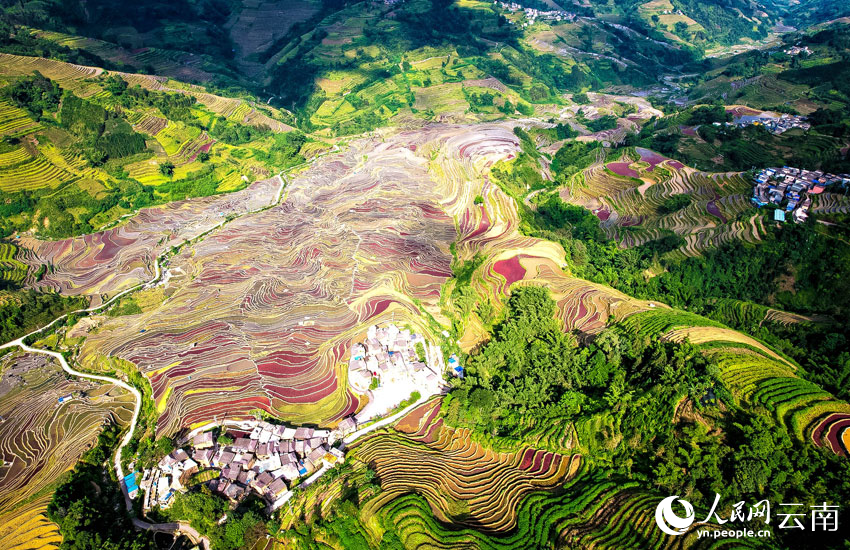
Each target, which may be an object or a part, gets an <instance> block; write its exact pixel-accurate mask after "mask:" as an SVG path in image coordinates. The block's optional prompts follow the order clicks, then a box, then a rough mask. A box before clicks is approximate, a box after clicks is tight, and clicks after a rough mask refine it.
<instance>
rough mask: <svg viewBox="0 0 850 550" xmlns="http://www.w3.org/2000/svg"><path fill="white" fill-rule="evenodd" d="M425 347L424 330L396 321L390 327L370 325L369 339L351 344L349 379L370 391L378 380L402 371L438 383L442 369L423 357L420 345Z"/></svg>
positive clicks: (356, 387) (427, 381) (414, 377)
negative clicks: (400, 325)
mask: <svg viewBox="0 0 850 550" xmlns="http://www.w3.org/2000/svg"><path fill="white" fill-rule="evenodd" d="M417 344H421V349H422V350H423V353H424V350H425V345H426V343H425V339H424V338H423V337H422V335H421V334H412V333H411V332H410V330H407V329H404V330H402V329H399V328H398V327H397V326H395V325H394V324H392V323H391V324H389V325H387V326H386V327H378V326H377V325H372V326H371V327H369V329H368V332H367V335H366V341H365V342H364V343H356V344H354V345H352V346H351V359H349V362H348V380H349V383H350V384H351V385H352V387H353V388H354V389H355V390H358V391H360V392H361V393H362V392H366V391H367V390H369V389H370V388H371V387H372V380H373V378H377V382H383V381H389V379H391V378H393V377H396V376H399V375H409V376H410V377H412V378H413V379H414V380H416V379H422V381H423V382H425V383H436V382H438V381H439V380H440V379H441V378H442V373H441V372H438V369H436V368H434V367H431V366H429V365H428V364H427V362H423V361H420V359H424V358H420V357H419V355H418V354H417V352H416V345H417Z"/></svg>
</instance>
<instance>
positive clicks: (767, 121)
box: [715, 111, 812, 135]
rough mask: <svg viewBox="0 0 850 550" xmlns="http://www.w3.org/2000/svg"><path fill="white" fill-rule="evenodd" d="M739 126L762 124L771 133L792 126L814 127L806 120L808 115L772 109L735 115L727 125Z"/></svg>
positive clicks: (800, 127)
mask: <svg viewBox="0 0 850 550" xmlns="http://www.w3.org/2000/svg"><path fill="white" fill-rule="evenodd" d="M730 124H731V125H733V126H737V127H738V128H745V127H747V126H761V127H763V128H764V129H765V130H767V131H768V132H770V133H771V134H777V135H778V134H783V133H785V132H787V131H788V130H791V129H792V128H798V129H800V130H808V129H810V128H811V127H812V125H811V124H809V123H808V122H807V121H806V117H803V116H798V115H789V114H787V113H782V114H778V113H773V112H770V111H764V112H762V113H761V114H758V115H742V116H738V117H735V118H734V120H733V121H732V122H731V123H729V122H727V123H726V125H727V126H729V125H730ZM715 125H717V126H719V125H720V123H719V122H716V123H715Z"/></svg>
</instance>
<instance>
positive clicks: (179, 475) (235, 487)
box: [139, 418, 356, 511]
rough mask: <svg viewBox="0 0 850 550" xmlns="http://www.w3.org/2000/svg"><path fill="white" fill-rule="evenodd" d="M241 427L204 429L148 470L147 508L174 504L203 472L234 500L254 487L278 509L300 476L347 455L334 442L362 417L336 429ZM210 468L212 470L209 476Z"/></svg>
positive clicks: (145, 476)
mask: <svg viewBox="0 0 850 550" xmlns="http://www.w3.org/2000/svg"><path fill="white" fill-rule="evenodd" d="M236 428H238V429H228V430H227V437H226V438H219V440H216V439H215V438H214V437H213V432H212V431H206V432H202V433H199V434H197V435H195V436H194V437H193V438H192V439H191V440H190V441H189V442H188V447H189V448H188V450H186V449H184V448H179V449H176V450H175V451H173V452H172V453H170V454H169V455H168V456H166V457H164V458H163V459H162V460H160V462H159V464H158V465H157V467H156V468H154V469H153V470H145V472H144V474H143V478H142V482H141V483H140V484H139V486H140V487H141V489H142V490H144V495H145V501H144V503H143V509H144V510H145V511H147V510H150V509H151V508H153V507H155V506H159V507H161V508H167V507H169V506H170V505H171V502H172V498H173V497H174V495H175V493H178V492H182V491H185V490H186V486H187V485H189V484H191V483H192V482H193V480H197V479H199V478H198V477H196V476H202V477H201V479H203V480H204V481H202V482H204V483H207V484H208V487H209V488H210V490H211V491H213V492H215V493H218V494H220V495H222V496H224V497H226V498H227V499H229V500H230V501H231V502H232V503H233V504H234V505H236V504H238V503H239V502H240V501H241V500H242V499H244V498H246V497H247V496H248V495H250V494H251V493H252V492H253V493H256V494H257V495H259V496H260V497H262V498H264V499H265V500H266V501H267V503H268V505H269V509H271V510H274V509H276V508H277V507H279V506H280V505H281V504H283V503H284V502H286V500H288V499H289V497H290V496H291V493H289V489H290V488H291V487H292V486H293V485H295V484H296V483H298V480H299V479H300V478H302V477H304V476H308V475H310V474H312V473H313V472H316V471H317V470H320V469H322V468H330V467H333V466H334V465H335V464H337V463H339V462H342V461H343V460H344V454H343V451H342V450H341V449H339V448H337V447H334V443H335V442H336V441H338V440H339V439H340V438H341V437H342V436H344V435H346V434H347V433H350V432H351V431H353V430H354V429H355V428H356V422H355V421H354V419H353V418H346V419H344V420H343V421H342V422H340V424H339V426H338V427H337V428H336V429H335V430H333V431H329V430H316V429H313V428H306V427H301V428H290V427H286V426H282V425H275V424H271V423H268V422H264V421H255V420H252V421H244V422H240V423H238V425H237V426H236ZM205 471H209V472H210V475H209V476H204V475H203V473H202V472H205Z"/></svg>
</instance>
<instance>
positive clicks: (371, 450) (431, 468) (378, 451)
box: [354, 427, 581, 532]
mask: <svg viewBox="0 0 850 550" xmlns="http://www.w3.org/2000/svg"><path fill="white" fill-rule="evenodd" d="M426 431H427V433H428V436H429V437H428V438H427V439H431V440H432V441H429V442H428V443H422V442H421V441H417V440H416V438H415V436H414V437H408V436H400V435H388V434H378V435H375V436H373V437H370V438H369V439H367V440H366V441H364V442H363V443H359V444H358V445H357V447H356V450H355V454H354V456H355V457H356V458H357V459H359V460H362V461H364V462H366V463H367V464H370V465H371V466H372V467H373V468H375V469H376V471H377V473H378V477H379V478H380V479H381V489H382V495H381V498H380V499H379V500H378V502H386V501H387V500H390V499H392V498H395V497H397V496H401V495H403V494H406V493H410V492H418V493H419V494H422V495H424V496H425V498H426V499H427V500H428V502H429V503H430V504H431V507H432V509H433V510H434V511H435V514H436V516H437V517H438V518H439V519H441V520H442V521H451V522H453V523H458V524H462V525H467V526H475V527H476V528H478V529H482V530H485V531H490V532H505V531H509V530H511V529H512V528H514V527H515V525H516V510H517V507H518V506H519V503H520V502H521V501H522V500H523V499H524V498H525V497H526V496H527V495H528V494H530V493H532V492H534V491H540V490H545V489H551V488H553V487H556V486H558V485H560V484H562V483H563V481H564V480H565V479H567V478H568V477H570V476H572V475H574V474H575V472H576V471H577V470H578V469H579V467H580V463H581V459H580V457H579V456H578V455H574V456H572V457H570V456H564V455H559V454H554V453H549V452H545V451H538V450H535V449H530V448H525V449H521V450H519V451H516V452H511V453H506V452H501V453H498V452H494V451H492V450H490V449H487V448H485V447H483V446H482V445H480V444H478V443H476V442H474V441H472V440H471V439H470V435H469V433H468V430H465V429H459V430H453V429H450V428H447V427H438V430H437V431H438V435H436V436H435V435H434V434H433V433H431V430H426Z"/></svg>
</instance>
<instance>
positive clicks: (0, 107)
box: [0, 101, 42, 166]
mask: <svg viewBox="0 0 850 550" xmlns="http://www.w3.org/2000/svg"><path fill="white" fill-rule="evenodd" d="M41 128H42V126H41V124H39V123H38V122H35V121H34V120H33V119H32V118H30V116H29V115H28V114H27V113H26V111H24V110H23V109H19V108H18V107H15V106H14V105H11V104H10V103H8V102H6V101H0V136H2V137H10V138H14V137H20V136H25V135H27V134H31V133H32V132H35V131H36V130H40V129H41ZM28 156H29V155H28V154H27V152H26V150H24V149H23V148H20V149H18V150H17V154H15V155H9V154H8V153H4V154H3V157H2V161H1V162H2V165H3V166H9V165H14V164H16V163H20V162H23V161H25V160H27V157H28Z"/></svg>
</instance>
